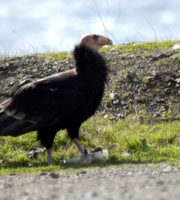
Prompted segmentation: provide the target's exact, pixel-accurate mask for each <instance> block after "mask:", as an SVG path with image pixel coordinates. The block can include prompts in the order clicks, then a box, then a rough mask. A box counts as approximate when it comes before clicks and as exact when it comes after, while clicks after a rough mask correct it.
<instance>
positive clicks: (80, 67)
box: [73, 45, 107, 82]
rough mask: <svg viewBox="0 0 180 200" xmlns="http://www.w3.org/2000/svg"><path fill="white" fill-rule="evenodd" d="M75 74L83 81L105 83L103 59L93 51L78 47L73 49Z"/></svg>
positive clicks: (105, 71)
mask: <svg viewBox="0 0 180 200" xmlns="http://www.w3.org/2000/svg"><path fill="white" fill-rule="evenodd" d="M73 54H74V58H75V62H76V68H77V73H78V74H79V75H80V76H82V77H84V78H85V79H89V80H90V79H93V80H97V81H101V82H105V81H106V78H107V67H106V63H105V61H104V59H103V57H102V56H101V55H100V54H99V53H98V52H97V51H95V50H93V49H90V48H88V47H86V46H82V45H78V46H76V47H75V49H74V52H73Z"/></svg>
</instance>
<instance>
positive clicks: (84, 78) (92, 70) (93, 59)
mask: <svg viewBox="0 0 180 200" xmlns="http://www.w3.org/2000/svg"><path fill="white" fill-rule="evenodd" d="M73 55H74V59H75V63H76V69H73V70H69V71H66V72H63V73H59V74H56V75H53V76H49V77H47V78H44V79H40V80H38V81H35V82H32V83H29V84H26V85H25V86H22V87H20V88H19V89H18V90H17V91H16V92H15V93H14V94H13V96H12V97H10V98H9V99H7V100H6V101H4V102H2V103H1V104H0V136H7V135H11V136H18V135H21V134H25V133H27V132H30V131H33V130H37V131H38V139H40V141H41V143H42V145H44V146H45V147H46V148H51V147H52V145H53V140H54V137H55V135H56V133H57V131H58V130H60V129H67V131H68V134H69V136H70V137H71V138H75V137H76V138H78V136H79V128H80V126H81V124H82V123H83V122H84V121H85V120H87V119H88V118H89V117H90V116H92V115H93V114H94V113H95V111H96V109H97V108H98V106H99V104H100V102H101V99H102V96H103V93H104V87H105V82H106V79H107V68H106V63H105V61H104V59H103V58H102V56H101V55H100V54H99V53H98V52H96V51H94V50H92V49H89V48H87V47H85V46H76V47H75V49H74V52H73Z"/></svg>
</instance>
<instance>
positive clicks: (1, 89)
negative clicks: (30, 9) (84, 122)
mask: <svg viewBox="0 0 180 200" xmlns="http://www.w3.org/2000/svg"><path fill="white" fill-rule="evenodd" d="M103 55H104V57H105V58H106V60H107V63H108V68H109V69H110V70H109V81H108V84H107V86H106V93H105V96H104V99H103V102H102V104H101V107H100V108H99V109H100V110H103V111H104V112H105V115H106V114H109V113H110V114H111V115H112V116H113V118H115V119H118V118H124V117H126V116H127V115H129V114H135V115H136V116H138V117H141V115H143V116H145V115H147V116H148V115H151V116H153V117H164V118H168V117H169V116H171V118H176V116H177V114H178V113H179V111H180V101H179V98H180V49H176V50H173V49H172V48H154V49H151V50H136V51H131V52H126V51H123V50H119V51H116V50H113V49H112V50H111V51H110V52H108V53H103ZM73 67H74V62H73V59H72V58H71V56H69V57H68V58H67V59H65V60H63V61H57V60H54V59H53V58H52V57H51V56H50V55H48V54H44V55H32V56H21V57H5V58H1V59H0V102H1V101H2V100H4V99H5V98H6V97H8V96H9V95H10V94H11V93H12V92H13V91H14V90H15V89H16V88H17V86H18V85H19V84H25V83H27V82H28V81H32V80H35V79H38V78H42V77H45V76H48V75H51V74H54V73H57V72H61V71H64V70H67V69H70V68H73ZM167 116H168V117H167ZM177 120H179V119H177Z"/></svg>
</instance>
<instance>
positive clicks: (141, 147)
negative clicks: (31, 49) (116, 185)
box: [0, 41, 180, 174]
mask: <svg viewBox="0 0 180 200" xmlns="http://www.w3.org/2000/svg"><path fill="white" fill-rule="evenodd" d="M176 43H180V42H178V41H173V42H171V41H167V42H153V43H143V44H133V43H132V44H129V45H123V46H112V47H108V48H103V49H102V53H103V55H104V56H105V57H106V59H107V62H108V66H109V69H110V73H109V74H110V75H109V83H108V84H107V87H106V91H105V95H104V99H103V102H102V104H101V106H100V108H99V111H98V112H97V114H96V115H95V116H93V117H92V118H90V119H89V120H88V121H87V122H85V123H84V124H83V126H82V128H81V133H80V140H81V143H82V144H83V145H84V146H85V147H86V148H87V149H88V150H92V149H94V148H96V147H98V146H101V147H103V148H104V149H107V150H108V152H109V158H108V160H107V161H104V162H99V163H93V164H91V165H87V166H83V165H67V164H66V165H64V164H59V162H60V161H61V160H63V159H68V158H71V157H73V156H74V155H77V154H78V152H77V150H76V148H75V146H74V144H72V142H71V140H70V139H69V138H68V137H67V134H66V132H65V131H60V132H59V133H58V135H57V136H56V138H55V143H54V146H53V159H54V163H55V165H54V166H51V167H47V166H46V165H47V161H46V152H45V151H44V152H42V153H39V154H38V155H37V157H36V158H29V157H28V155H27V152H28V150H29V149H30V148H31V147H39V146H40V144H39V142H38V141H36V133H35V132H33V133H29V134H26V135H23V136H20V137H17V138H12V137H0V174H4V173H13V172H16V173H18V172H39V171H41V172H43V171H54V170H59V169H63V170H74V169H76V168H77V169H79V168H85V169H89V168H94V167H102V166H118V165H122V164H136V163H147V164H148V163H155V164H157V163H173V164H175V165H180V123H179V121H178V120H179V111H180V103H179V95H180V84H179V82H180V81H179V80H180V79H178V78H179V77H180V51H179V50H176V51H174V50H172V48H171V47H172V46H173V45H174V44H176ZM69 68H73V61H72V56H71V54H70V53H69V52H60V53H59V52H58V53H47V54H43V55H37V56H36V55H33V56H27V57H17V58H3V59H2V60H1V67H0V95H1V100H3V99H4V98H5V97H7V96H8V95H9V94H10V93H11V90H13V88H16V86H17V85H18V84H19V83H20V82H21V81H24V80H26V79H31V80H32V79H37V78H41V77H44V76H47V75H50V74H53V73H57V72H59V71H63V70H66V69H69ZM8 88H10V89H11V90H10V89H8ZM149 122H151V123H149ZM152 122H153V123H152Z"/></svg>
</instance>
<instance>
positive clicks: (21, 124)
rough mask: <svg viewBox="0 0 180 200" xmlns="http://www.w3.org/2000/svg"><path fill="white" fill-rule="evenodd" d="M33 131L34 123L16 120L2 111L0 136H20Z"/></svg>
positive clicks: (0, 111) (0, 114)
mask: <svg viewBox="0 0 180 200" xmlns="http://www.w3.org/2000/svg"><path fill="white" fill-rule="evenodd" d="M33 130H35V126H34V124H33V123H31V122H27V121H24V120H18V119H15V118H13V117H11V116H9V115H7V114H6V113H4V112H2V110H0V136H8V135H11V136H18V135H21V134H24V133H27V132H30V131H33Z"/></svg>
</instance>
